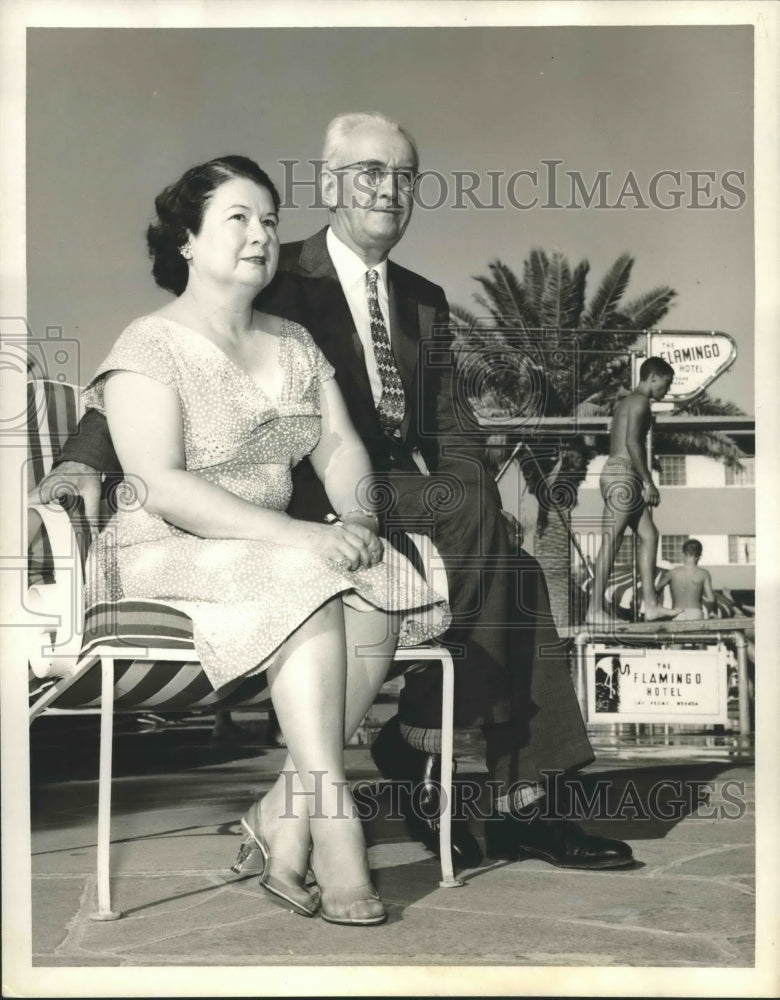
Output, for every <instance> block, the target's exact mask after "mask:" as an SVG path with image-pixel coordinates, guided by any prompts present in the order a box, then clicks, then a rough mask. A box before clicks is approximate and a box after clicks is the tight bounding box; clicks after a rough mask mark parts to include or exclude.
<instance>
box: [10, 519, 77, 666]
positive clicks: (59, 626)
mask: <svg viewBox="0 0 780 1000" xmlns="http://www.w3.org/2000/svg"><path fill="white" fill-rule="evenodd" d="M28 516H29V518H30V521H32V520H33V519H34V518H36V517H37V518H38V519H39V521H40V527H41V528H42V530H43V531H45V533H46V536H47V538H48V542H49V548H50V550H51V562H50V563H49V562H48V560H47V567H48V568H49V569H51V570H52V571H53V573H54V582H53V583H35V584H33V585H32V586H30V587H29V588H28V590H27V596H26V600H25V605H26V607H27V609H28V610H29V611H31V612H32V613H33V614H36V615H40V616H41V618H42V619H48V621H45V622H43V623H42V624H41V625H40V627H39V628H35V627H33V628H32V629H31V641H30V647H29V654H28V655H29V663H30V669H31V670H32V672H33V673H34V674H35V676H36V677H65V676H68V675H70V674H72V673H73V672H74V671H75V669H76V664H77V661H78V657H79V653H80V652H81V645H82V642H83V638H84V573H83V570H82V566H81V556H80V554H79V547H78V541H77V538H76V533H75V532H74V530H73V526H72V525H71V523H70V518H69V517H68V515H67V514H66V512H65V511H64V510H63V509H62V508H61V507H49V506H46V505H45V504H30V505H29V506H28Z"/></svg>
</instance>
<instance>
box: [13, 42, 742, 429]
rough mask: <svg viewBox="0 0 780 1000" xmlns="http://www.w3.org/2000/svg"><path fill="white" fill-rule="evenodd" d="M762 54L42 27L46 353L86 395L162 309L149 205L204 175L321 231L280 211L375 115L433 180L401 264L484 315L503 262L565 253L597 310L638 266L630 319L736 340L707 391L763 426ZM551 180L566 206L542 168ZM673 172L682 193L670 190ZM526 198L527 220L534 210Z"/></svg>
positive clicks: (39, 300) (30, 92)
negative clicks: (668, 302) (536, 253)
mask: <svg viewBox="0 0 780 1000" xmlns="http://www.w3.org/2000/svg"><path fill="white" fill-rule="evenodd" d="M752 32H753V28H752V26H750V25H738V26H728V25H720V26H669V25H666V26H663V25H662V26H634V27H582V26H579V27H578V26H573V27H562V28H561V27H527V26H508V27H507V26H504V27H468V28H454V27H451V28H446V27H436V28H412V27H402V28H388V27H381V28H369V27H351V28H350V27H332V28H244V29H197V28H193V29H187V30H178V29H156V28H152V29H143V28H141V29H122V28H120V29H90V28H67V29H62V28H31V29H29V30H28V49H27V281H28V317H29V322H30V324H31V327H32V329H33V332H34V335H35V336H36V337H41V338H44V337H45V336H46V330H47V328H50V327H53V328H55V330H60V331H61V334H59V335H60V336H61V337H62V338H63V339H64V340H66V341H68V342H69V344H71V345H72V346H75V350H69V361H68V366H67V367H68V371H67V374H68V377H69V378H70V377H72V373H73V371H74V364H77V366H78V373H77V376H76V380H77V381H80V382H84V381H85V380H86V379H87V378H88V377H89V375H90V374H91V372H92V371H93V370H94V369H95V368H96V366H97V364H98V363H99V362H100V360H101V359H102V358H103V357H104V356H105V354H106V353H107V351H108V349H109V347H110V345H111V343H112V342H113V340H114V339H115V338H116V337H117V336H118V334H119V333H120V332H121V330H122V329H123V328H124V326H125V325H126V324H127V323H128V322H129V321H130V320H131V319H133V318H134V317H135V316H138V315H140V314H142V313H145V312H148V311H151V310H153V309H156V308H158V307H159V306H160V305H162V304H163V302H164V301H165V300H166V293H164V292H162V291H161V290H159V289H157V288H156V287H155V285H154V283H153V280H152V278H151V275H150V270H149V262H148V259H147V257H146V247H145V241H144V230H145V227H146V225H147V223H148V221H149V219H150V217H151V213H152V210H153V201H154V197H155V195H156V194H157V193H158V192H159V191H160V190H161V189H162V188H163V187H164V186H165V185H166V184H168V183H170V182H171V181H173V180H175V179H176V178H177V177H178V176H179V175H180V174H181V173H182V172H183V171H184V170H185V169H187V168H188V167H190V166H191V165H193V164H194V163H197V162H202V161H204V160H207V159H211V158H212V157H214V156H217V155H220V154H223V153H229V152H230V153H243V154H245V155H248V156H251V157H252V158H254V159H256V160H257V161H258V162H259V163H260V164H261V165H262V166H263V167H264V168H265V169H266V170H267V171H268V172H269V173H270V174H271V176H272V178H273V179H274V180H275V181H277V183H278V185H279V187H280V188H281V189H282V191H283V193H284V191H285V188H286V189H287V191H288V194H289V197H288V198H287V201H295V202H296V203H298V204H299V207H288V208H285V210H284V211H283V214H282V223H281V237H282V240H283V241H284V240H288V239H289V240H292V239H300V238H302V237H305V236H307V235H309V234H311V233H313V232H314V231H315V230H317V229H318V228H320V227H321V226H322V225H324V224H325V221H326V217H325V213H324V210H322V209H321V208H317V207H312V200H313V193H312V188H311V187H310V186H309V185H306V184H305V183H304V184H301V185H298V186H295V187H293V188H292V189H290V180H291V179H292V180H295V181H301V180H302V181H304V182H306V181H311V180H312V178H313V176H314V168H313V167H312V166H311V164H310V163H308V162H307V161H309V160H311V159H317V158H318V157H319V155H320V150H321V142H322V134H323V131H324V128H325V125H326V123H327V122H328V120H329V119H330V118H331V117H332V116H333V115H334V114H337V113H339V112H341V111H344V110H357V109H371V110H373V109H377V110H381V111H384V112H385V113H387V114H389V115H391V116H393V117H396V118H397V119H399V120H400V121H401V122H402V123H403V124H404V125H405V126H406V127H407V128H408V129H409V130H410V132H411V133H412V134H413V135H414V136H415V138H416V140H417V142H418V145H419V148H420V153H421V159H422V167H423V169H424V170H427V171H430V172H431V173H430V175H429V176H428V178H427V179H426V180H425V181H424V182H423V184H422V186H421V187H420V189H419V197H420V199H421V202H422V203H424V205H425V206H426V207H423V206H422V205H418V207H417V208H416V209H415V214H414V217H413V219H412V222H411V225H410V228H409V230H408V231H407V234H406V236H405V237H404V239H403V241H402V242H401V244H399V246H398V247H397V248H396V250H395V251H394V253H393V258H394V259H396V260H397V261H398V262H399V263H401V264H404V265H405V266H407V267H411V268H412V269H413V270H416V271H418V272H420V273H422V274H424V275H425V276H426V277H428V278H430V279H431V280H432V281H435V282H437V283H438V284H441V285H442V286H443V287H444V289H445V292H446V293H447V296H448V298H449V299H450V301H451V302H454V303H458V304H459V305H462V306H466V307H468V308H471V309H476V311H477V312H479V311H480V310H479V307H478V306H476V304H475V303H474V301H473V295H474V293H475V292H477V291H478V290H479V288H478V285H477V283H476V282H475V281H474V278H473V276H474V275H476V274H484V273H486V270H487V265H488V262H489V261H490V260H492V259H494V258H500V259H501V260H503V261H504V262H505V263H507V264H508V265H509V266H510V267H513V268H515V269H516V270H518V271H521V270H522V262H523V260H524V259H525V257H526V256H527V255H528V253H529V251H530V250H531V249H532V248H534V247H542V248H544V249H546V250H548V251H550V250H552V249H554V248H557V249H560V250H561V251H563V252H564V253H565V254H566V255H567V256H568V258H569V260H570V261H571V263H572V264H574V263H576V262H578V261H579V260H582V259H587V260H588V261H589V262H590V265H591V271H590V277H589V284H588V289H589V291H590V293H591V294H592V292H593V290H594V289H595V287H596V284H597V283H598V281H599V280H600V279H601V278H602V277H603V275H604V274H605V273H606V271H607V269H608V268H609V266H610V265H611V264H612V263H613V262H614V260H615V259H616V258H617V256H618V255H619V254H621V253H623V252H628V253H630V254H631V255H632V256H633V257H635V259H636V264H635V266H634V270H633V273H632V277H631V282H630V284H629V287H628V290H627V292H626V299H631V298H632V297H634V296H636V295H639V294H641V293H643V292H645V291H648V290H649V289H651V288H653V287H655V286H657V285H671V286H672V287H673V288H674V289H676V291H677V292H678V297H677V299H676V300H675V304H674V306H673V308H672V309H671V311H670V312H669V314H668V316H667V317H666V319H665V320H664V322H663V326H664V327H665V328H668V329H678V330H680V329H691V330H712V329H714V330H721V331H724V332H727V333H729V334H731V335H732V336H733V337H734V339H735V340H736V342H737V349H738V357H737V361H736V363H735V365H734V367H733V368H732V369H731V370H730V371H729V372H727V373H726V374H724V375H722V376H721V377H720V378H719V379H718V380H717V381H716V382H715V383H714V384H713V385H712V387H711V389H710V391H711V393H712V394H713V395H716V396H719V397H721V398H724V399H728V400H730V401H732V402H734V403H736V404H738V405H739V406H740V407H742V408H743V409H744V410H745V411H746V412H747V413H752V412H753V406H754V404H753V377H754V351H753V346H754V332H755V331H754V299H753V293H754V259H753V258H754V243H753V240H754V234H753V198H752V182H753V175H752V171H753V153H752V150H753V116H752V102H753V65H752V58H753V56H752V51H753V50H752V46H753V39H752ZM291 160H294V161H298V163H297V165H294V166H292V167H290V165H289V164H288V166H287V167H285V166H284V165H283V161H291ZM554 160H557V161H560V162H559V163H558V164H557V165H556V167H555V172H556V182H557V187H556V190H555V192H554V194H553V193H552V192H551V189H550V185H549V174H550V171H551V170H552V169H553V168H552V167H551V166H550V165H549V163H548V165H545V161H554ZM518 171H527V172H529V173H525V174H522V175H518V174H517V172H518ZM661 171H672V172H679V175H680V183H679V188H678V185H677V182H676V179H675V178H673V177H671V176H670V175H668V174H666V175H662V176H660V177H658V176H657V175H659V172H661ZM696 171H698V172H702V173H701V174H700V175H699V177H700V179H699V180H698V182H694V180H693V179H692V177H691V172H696ZM466 172H473V174H474V175H475V176H474V177H473V178H472V180H471V181H469V182H468V183H467V182H466V181H465V180H461V181H460V184H461V188H462V187H463V186H464V185H465V186H468V184H473V185H474V188H475V197H476V199H477V201H478V202H479V204H477V205H475V204H472V203H471V202H470V200H469V198H468V197H467V196H466V195H463V194H461V195H460V197H459V196H458V188H457V184H458V175H460V177H461V178H465V177H466V176H467V174H466ZM533 172H536V181H534V178H533ZM600 172H607V173H605V174H604V175H603V176H604V178H605V179H604V181H603V183H604V184H605V188H604V194H603V196H600V195H599V194H598V188H596V194H595V197H594V198H593V200H592V202H591V204H590V206H589V207H588V205H587V199H586V197H585V196H583V195H582V194H581V193H578V192H579V191H580V189H578V188H577V187H576V186H575V187H574V196H572V183H573V182H572V181H571V179H570V178H571V176H572V175H577V176H578V177H579V178H580V179H581V183H582V184H583V185H584V188H585V190H586V191H589V190H590V189H591V188H593V186H594V184H595V183H596V182H597V179H598V177H599V174H600ZM513 175H515V180H514V182H513V183H511V184H510V178H511V177H512V176H513ZM654 177H656V178H657V179H656V181H655V185H656V190H655V192H653V183H654V182H653V178H654ZM491 178H492V180H491ZM285 182H287V184H285ZM491 184H493V185H494V186H495V187H494V188H493V189H491ZM626 184H628V191H627V193H626V192H625V185H626ZM697 185H698V188H699V191H698V192H697V191H696V190H695V189H694V188H695V187H696V186H697ZM673 189H677V190H679V191H680V192H681V194H680V195H678V196H677V201H678V202H679V205H678V207H676V208H675V207H668V208H664V207H660V206H661V205H662V204H665V205H673V204H674V201H675V199H674V197H673V196H672V193H671V192H672V190H673ZM622 190H623V191H624V194H623V197H622V199H620V194H621V191H622ZM632 192H633V193H632ZM442 196H443V197H442ZM534 197H536V198H537V204H536V206H535V207H531V208H525V207H521V206H522V205H527V204H529V203H530V202H532V200H533V199H534ZM437 201H439V202H443V203H442V204H440V205H439V206H438V207H434V206H435V204H436V202H437ZM458 201H459V202H460V205H461V206H462V207H453V206H454V205H455V204H457V203H458ZM618 202H621V204H622V206H623V207H608V206H614V205H615V204H616V203H618ZM491 204H492V206H493V207H486V206H487V205H491ZM710 205H711V206H712V207H705V206H710ZM555 206H560V207H555ZM642 206H644V207H642ZM697 206H698V207H697ZM730 206H731V207H730Z"/></svg>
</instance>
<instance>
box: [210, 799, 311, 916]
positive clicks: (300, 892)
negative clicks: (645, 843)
mask: <svg viewBox="0 0 780 1000" xmlns="http://www.w3.org/2000/svg"><path fill="white" fill-rule="evenodd" d="M258 818H259V817H258ZM241 826H242V828H243V830H244V839H243V840H242V841H241V844H240V845H239V848H238V854H237V855H236V860H235V861H234V862H233V864H232V865H231V866H230V870H231V871H232V872H235V874H236V875H238V874H240V873H241V870H242V869H243V868H244V866H245V865H246V863H247V862H248V861H249V859H250V858H251V857H252V856H253V855H254V853H255V852H256V851H259V852H260V856H261V857H262V859H263V870H262V872H261V873H260V885H261V886H262V887H263V888H264V889H266V890H267V891H268V892H270V893H271V894H272V895H274V896H278V897H279V899H283V900H284V901H285V902H286V903H289V904H290V906H291V907H292V908H293V910H295V912H296V913H300V914H301V916H304V917H313V916H315V914H316V913H317V910H318V909H319V907H320V901H319V897H318V895H317V893H316V892H310V891H309V890H308V889H307V888H306V886H305V885H304V880H305V876H303V875H300V874H299V873H298V872H296V871H295V870H294V869H293V868H290V866H289V865H285V864H284V863H282V862H280V861H276V862H274V861H272V859H271V852H270V850H269V847H268V843H267V841H266V839H265V837H264V836H263V832H262V830H258V831H255V830H253V829H252V827H251V826H250V825H249V823H248V822H247V820H246V817H244V819H242V820H241ZM272 865H273V867H274V870H275V872H276V874H275V875H272V874H271V866H272Z"/></svg>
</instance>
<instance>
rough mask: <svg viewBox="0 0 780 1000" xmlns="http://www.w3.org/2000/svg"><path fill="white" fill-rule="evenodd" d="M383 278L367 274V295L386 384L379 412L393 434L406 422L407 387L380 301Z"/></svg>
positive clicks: (379, 365) (376, 357)
mask: <svg viewBox="0 0 780 1000" xmlns="http://www.w3.org/2000/svg"><path fill="white" fill-rule="evenodd" d="M378 278H379V275H378V274H377V272H376V271H375V270H374V269H373V268H372V269H371V270H370V271H366V293H367V296H368V315H369V317H370V319H371V343H372V344H373V346H374V360H375V361H376V366H377V370H378V371H379V380H380V381H381V383H382V395H381V396H380V397H379V403H378V405H377V410H378V411H379V420H380V423H381V424H382V428H383V430H385V431H386V432H388V433H390V434H392V433H393V431H396V430H397V429H398V425H399V424H400V423H401V421H402V420H403V419H404V409H405V403H404V387H403V383H402V382H401V376H400V375H399V374H398V368H397V367H396V364H395V358H394V357H393V349H392V348H391V347H390V338H389V337H388V335H387V327H386V326H385V321H384V319H383V318H382V310H381V309H380V308H379V298H378V296H377V292H376V283H377V279H378Z"/></svg>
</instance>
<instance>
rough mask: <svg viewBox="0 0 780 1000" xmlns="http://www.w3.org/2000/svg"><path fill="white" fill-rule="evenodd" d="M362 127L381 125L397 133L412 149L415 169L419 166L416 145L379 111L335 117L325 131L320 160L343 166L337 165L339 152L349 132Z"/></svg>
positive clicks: (397, 125) (395, 123) (405, 132)
mask: <svg viewBox="0 0 780 1000" xmlns="http://www.w3.org/2000/svg"><path fill="white" fill-rule="evenodd" d="M364 125H383V126H384V127H385V128H389V129H392V130H393V131H395V132H398V133H399V134H400V135H402V136H403V137H404V139H406V141H407V142H408V143H409V145H410V146H411V147H412V153H413V154H414V165H415V167H417V166H419V164H420V156H419V154H418V152H417V143H416V142H415V141H414V139H413V138H412V136H411V135H410V134H409V132H407V131H406V129H405V128H404V127H403V126H402V125H401V124H400V123H399V122H397V121H396V120H395V119H394V118H388V116H387V115H383V114H382V112H381V111H354V112H345V113H344V114H340V115H336V117H335V118H333V119H332V120H331V121H330V122H329V124H328V127H327V128H326V129H325V142H324V143H323V147H322V158H323V160H324V161H325V163H326V164H327V165H328V166H343V164H339V163H338V158H339V152H340V150H341V148H342V146H343V144H344V142H345V140H346V139H347V137H348V136H349V134H350V132H354V131H355V129H358V128H362V127H363V126H364Z"/></svg>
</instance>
